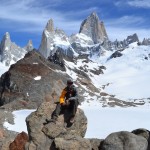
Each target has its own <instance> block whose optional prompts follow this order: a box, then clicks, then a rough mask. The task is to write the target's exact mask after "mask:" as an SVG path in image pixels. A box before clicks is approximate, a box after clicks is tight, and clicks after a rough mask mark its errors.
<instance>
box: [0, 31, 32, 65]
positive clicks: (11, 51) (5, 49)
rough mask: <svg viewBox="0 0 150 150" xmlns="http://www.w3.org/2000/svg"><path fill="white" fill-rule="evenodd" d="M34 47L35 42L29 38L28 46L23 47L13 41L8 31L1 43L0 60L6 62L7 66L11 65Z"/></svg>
mask: <svg viewBox="0 0 150 150" xmlns="http://www.w3.org/2000/svg"><path fill="white" fill-rule="evenodd" d="M32 49H33V44H32V41H31V40H29V42H28V44H27V46H25V47H24V48H21V47H20V46H18V45H16V44H15V43H14V42H12V41H11V38H10V34H9V33H8V32H6V33H5V35H4V37H3V39H2V41H1V43H0V62H2V63H5V65H6V66H10V65H11V64H13V63H15V62H17V61H18V60H19V59H21V58H23V57H24V55H25V54H26V53H27V52H28V51H31V50H32Z"/></svg>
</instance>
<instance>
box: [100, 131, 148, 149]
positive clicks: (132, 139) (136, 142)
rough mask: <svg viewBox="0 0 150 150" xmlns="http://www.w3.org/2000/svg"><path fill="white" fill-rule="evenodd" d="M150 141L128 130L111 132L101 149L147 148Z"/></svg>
mask: <svg viewBox="0 0 150 150" xmlns="http://www.w3.org/2000/svg"><path fill="white" fill-rule="evenodd" d="M147 147H148V142H147V140H146V139H145V138H144V137H141V136H137V135H135V134H133V133H130V132H127V131H121V132H116V133H112V134H110V135H109V136H108V137H107V138H106V139H105V140H104V142H103V145H102V148H101V150H147Z"/></svg>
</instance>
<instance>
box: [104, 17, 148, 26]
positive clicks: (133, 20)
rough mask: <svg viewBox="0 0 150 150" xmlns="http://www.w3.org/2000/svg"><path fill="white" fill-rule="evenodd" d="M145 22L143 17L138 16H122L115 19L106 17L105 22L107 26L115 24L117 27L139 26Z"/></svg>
mask: <svg viewBox="0 0 150 150" xmlns="http://www.w3.org/2000/svg"><path fill="white" fill-rule="evenodd" d="M144 22H145V19H144V18H142V17H140V16H134V15H131V16H127V15H126V16H122V17H120V18H115V19H107V20H106V23H107V24H108V25H109V26H117V27H130V26H134V27H136V26H141V24H143V23H144Z"/></svg>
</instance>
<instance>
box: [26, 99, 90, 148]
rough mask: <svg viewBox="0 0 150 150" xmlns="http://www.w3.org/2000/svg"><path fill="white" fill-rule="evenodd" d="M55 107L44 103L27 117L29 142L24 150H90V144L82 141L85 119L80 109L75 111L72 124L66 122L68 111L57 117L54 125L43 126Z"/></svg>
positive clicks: (85, 125) (85, 126) (49, 103)
mask: <svg viewBox="0 0 150 150" xmlns="http://www.w3.org/2000/svg"><path fill="white" fill-rule="evenodd" d="M55 106H56V105H55V104H54V103H52V101H51V102H44V103H42V104H41V106H40V107H39V108H38V109H37V110H36V111H35V112H33V113H32V114H31V115H29V116H28V117H27V119H26V123H27V129H28V133H29V142H28V143H27V144H26V146H25V147H26V148H25V150H33V149H34V150H50V149H51V150H55V149H59V150H69V149H72V150H77V149H81V148H82V147H83V149H85V150H86V149H90V142H89V141H88V140H86V139H83V137H84V135H85V132H86V129H87V119H86V117H85V115H84V112H83V111H82V110H81V109H78V110H77V114H76V117H75V122H74V123H73V124H70V123H69V122H68V118H69V115H68V114H69V112H68V110H67V111H65V112H64V114H62V115H60V116H59V118H58V120H57V122H56V124H55V123H53V122H50V123H48V124H44V123H45V120H46V119H50V118H51V115H52V113H53V111H54V109H55ZM43 124H44V125H43Z"/></svg>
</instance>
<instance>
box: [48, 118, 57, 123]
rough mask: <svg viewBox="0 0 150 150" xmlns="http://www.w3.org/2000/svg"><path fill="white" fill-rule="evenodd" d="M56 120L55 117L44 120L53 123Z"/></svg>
mask: <svg viewBox="0 0 150 150" xmlns="http://www.w3.org/2000/svg"><path fill="white" fill-rule="evenodd" d="M56 121H57V118H55V117H54V118H52V119H50V120H48V119H46V122H47V123H50V122H53V123H55V124H56Z"/></svg>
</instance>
